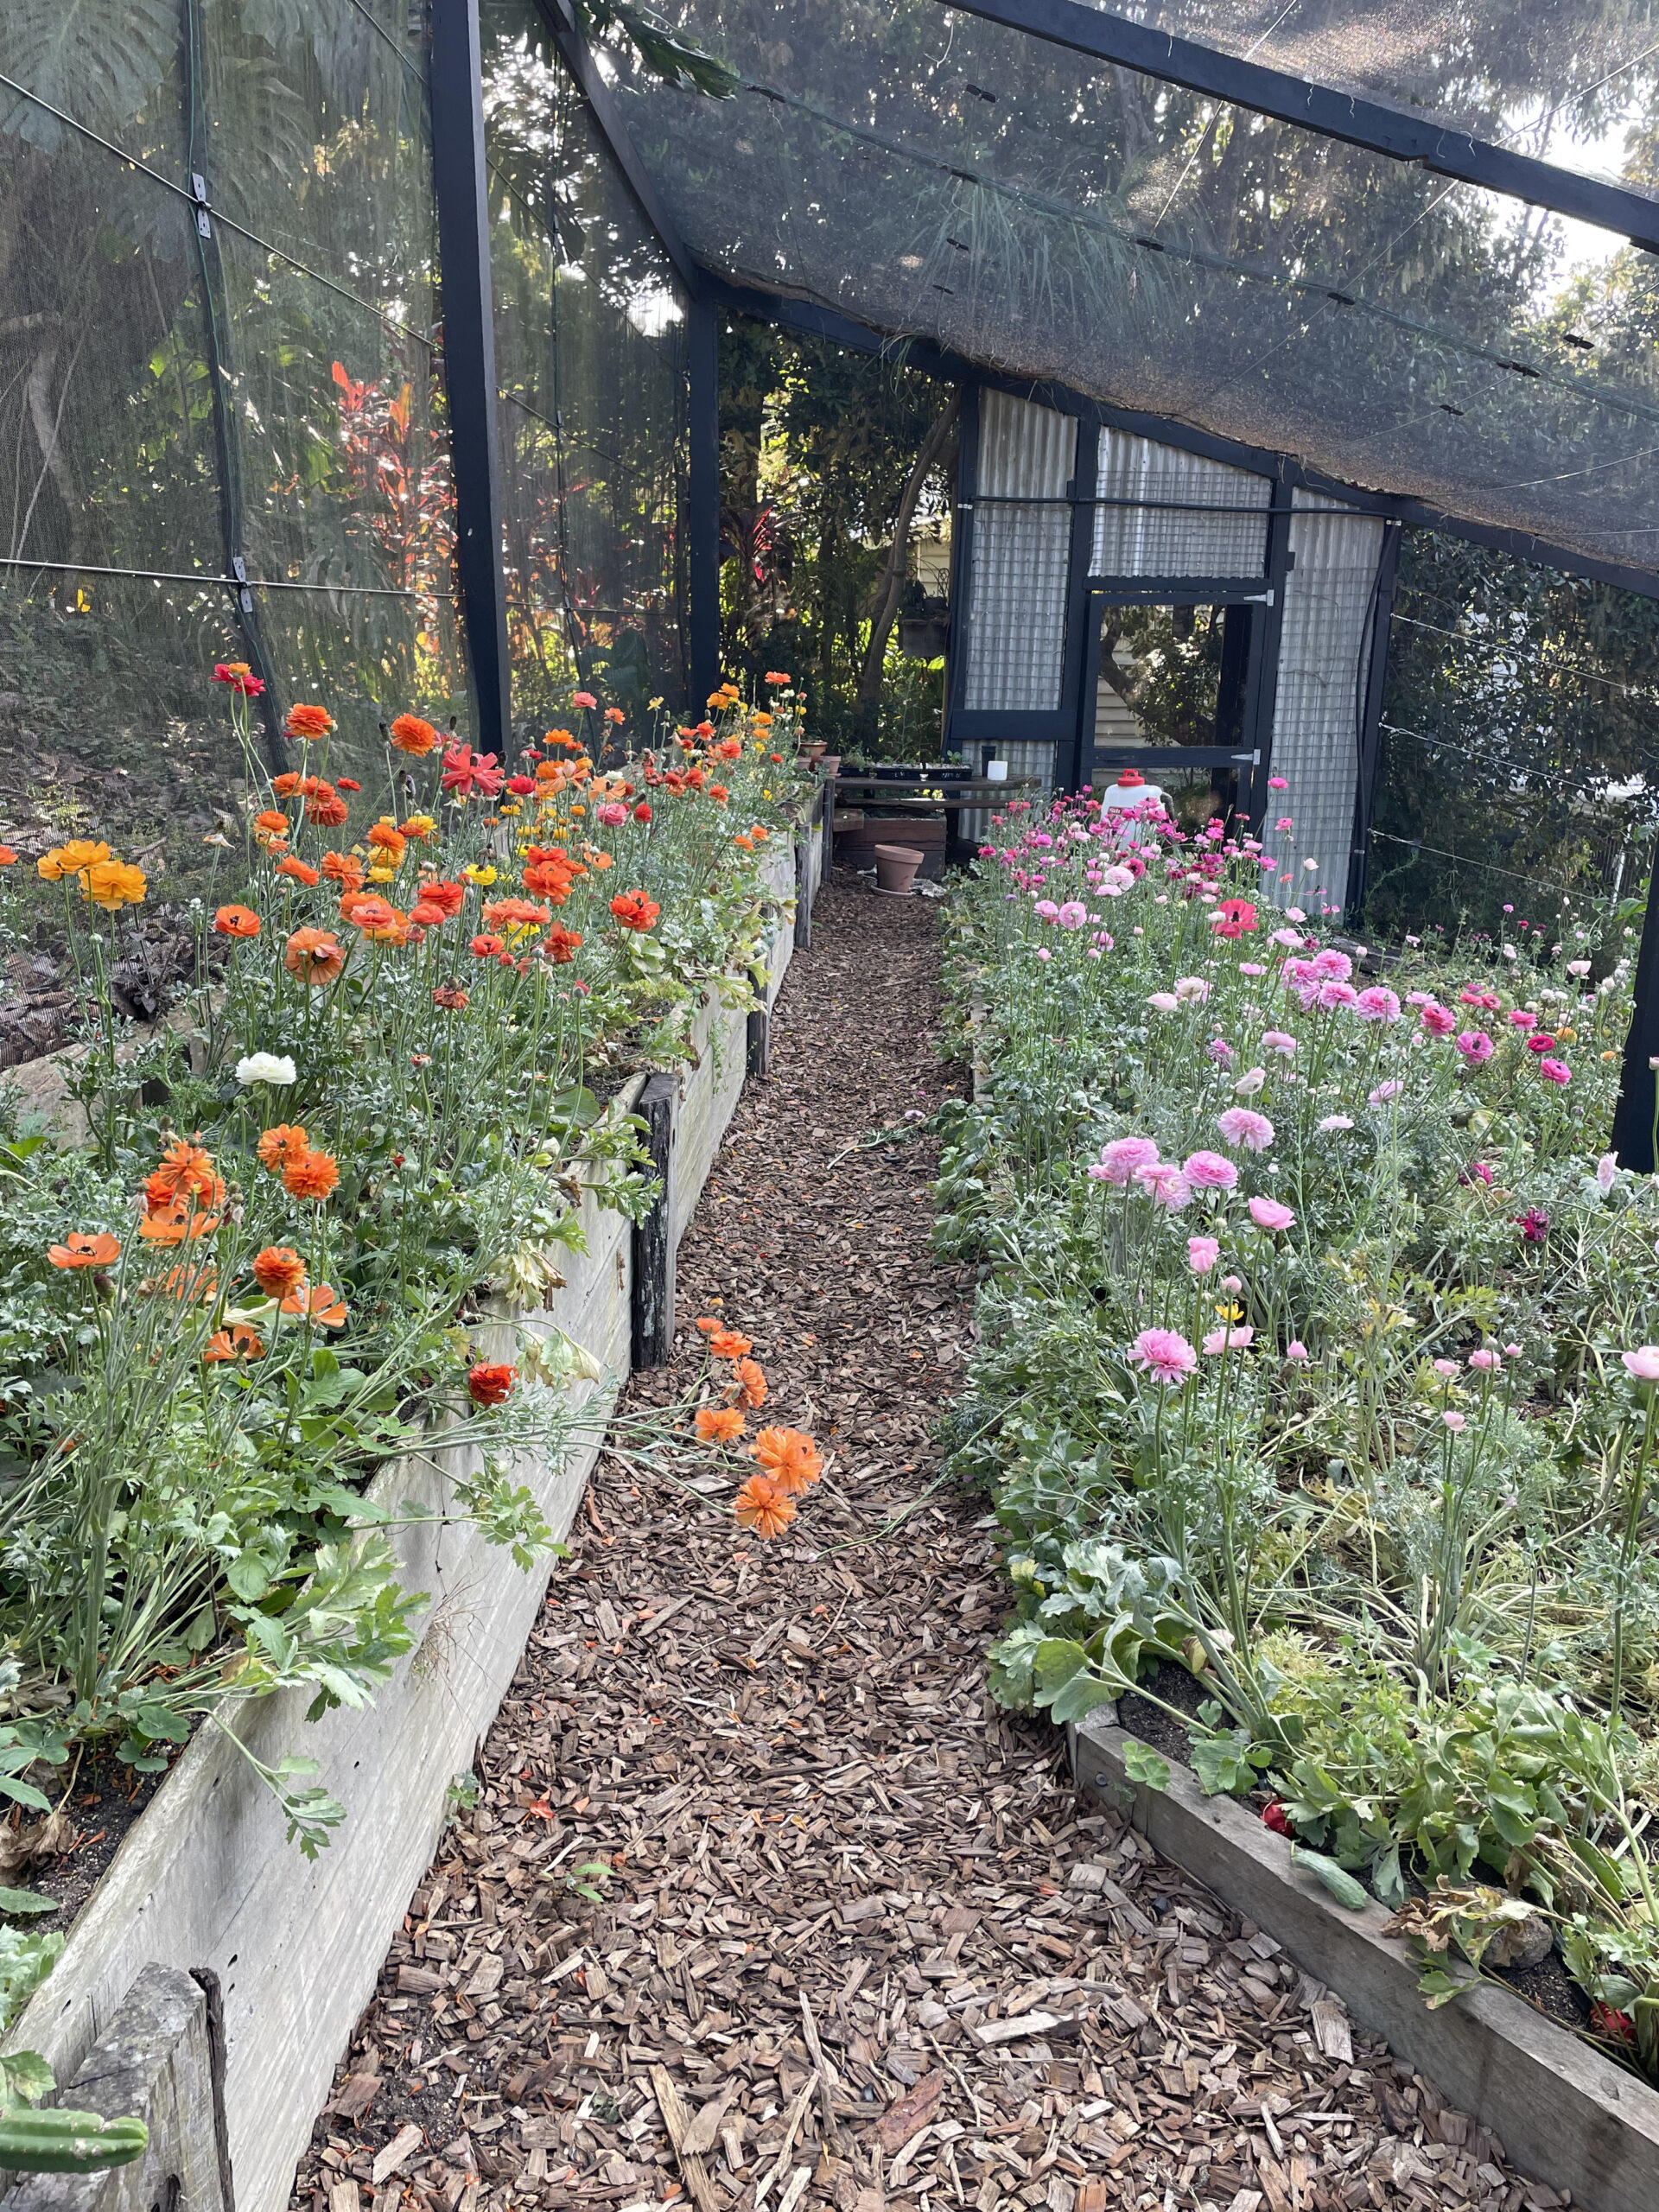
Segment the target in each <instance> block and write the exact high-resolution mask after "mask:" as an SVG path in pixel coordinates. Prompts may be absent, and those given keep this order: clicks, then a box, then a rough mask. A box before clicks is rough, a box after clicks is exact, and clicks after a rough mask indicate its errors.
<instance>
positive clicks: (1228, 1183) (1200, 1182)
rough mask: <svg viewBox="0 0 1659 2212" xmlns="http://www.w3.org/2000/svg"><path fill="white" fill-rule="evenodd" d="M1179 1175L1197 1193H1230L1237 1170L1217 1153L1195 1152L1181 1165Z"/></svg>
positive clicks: (1235, 1180) (1230, 1162) (1236, 1176)
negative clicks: (1180, 1174) (1182, 1176)
mask: <svg viewBox="0 0 1659 2212" xmlns="http://www.w3.org/2000/svg"><path fill="white" fill-rule="evenodd" d="M1181 1173H1182V1174H1183V1175H1185V1178H1186V1179H1187V1181H1188V1182H1189V1183H1191V1184H1192V1187H1193V1189H1194V1190H1197V1191H1230V1190H1231V1189H1232V1187H1233V1185H1234V1184H1235V1183H1236V1182H1237V1180H1238V1170H1237V1168H1236V1167H1235V1166H1234V1165H1233V1163H1232V1161H1231V1160H1224V1158H1223V1157H1222V1155H1221V1154H1220V1153H1218V1152H1195V1153H1192V1154H1190V1155H1189V1157H1188V1158H1187V1159H1186V1160H1185V1162H1184V1163H1183V1165H1182V1167H1181Z"/></svg>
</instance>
